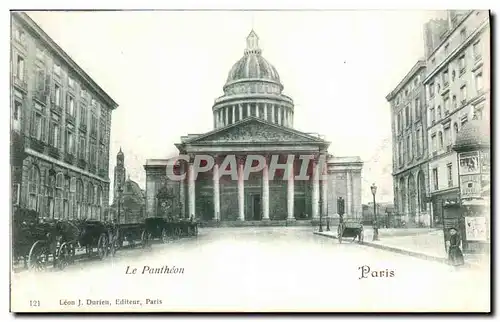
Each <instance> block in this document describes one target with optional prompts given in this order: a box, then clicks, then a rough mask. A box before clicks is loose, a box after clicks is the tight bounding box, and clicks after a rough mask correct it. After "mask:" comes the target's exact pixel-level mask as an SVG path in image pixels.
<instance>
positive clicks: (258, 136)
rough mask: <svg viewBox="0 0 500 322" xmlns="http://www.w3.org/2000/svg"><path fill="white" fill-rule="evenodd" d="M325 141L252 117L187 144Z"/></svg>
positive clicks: (188, 141) (201, 136)
mask: <svg viewBox="0 0 500 322" xmlns="http://www.w3.org/2000/svg"><path fill="white" fill-rule="evenodd" d="M272 142H297V143H324V142H325V141H324V140H323V139H322V138H320V137H316V136H313V135H310V134H307V133H303V132H300V131H297V130H294V129H290V128H287V127H283V126H279V125H276V124H273V123H270V122H267V121H264V120H262V119H258V118H255V117H250V118H247V119H244V120H242V121H240V122H237V123H234V124H232V125H230V126H227V127H224V128H220V129H216V130H214V131H211V132H208V133H205V134H202V135H200V136H197V137H195V138H193V139H191V140H187V141H185V142H184V143H186V144H217V143H272Z"/></svg>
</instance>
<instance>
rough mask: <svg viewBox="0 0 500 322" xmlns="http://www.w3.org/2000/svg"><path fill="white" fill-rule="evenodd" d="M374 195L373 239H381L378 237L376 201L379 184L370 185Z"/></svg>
mask: <svg viewBox="0 0 500 322" xmlns="http://www.w3.org/2000/svg"><path fill="white" fill-rule="evenodd" d="M370 189H371V191H372V195H373V215H374V218H375V220H374V222H373V240H374V241H375V240H379V239H378V221H377V204H376V203H375V195H376V194H377V186H376V185H375V183H374V184H372V186H371V187H370Z"/></svg>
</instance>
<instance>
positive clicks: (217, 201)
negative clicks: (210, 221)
mask: <svg viewBox="0 0 500 322" xmlns="http://www.w3.org/2000/svg"><path fill="white" fill-rule="evenodd" d="M213 183H214V219H215V220H220V189H219V164H218V160H217V157H215V164H214V167H213Z"/></svg>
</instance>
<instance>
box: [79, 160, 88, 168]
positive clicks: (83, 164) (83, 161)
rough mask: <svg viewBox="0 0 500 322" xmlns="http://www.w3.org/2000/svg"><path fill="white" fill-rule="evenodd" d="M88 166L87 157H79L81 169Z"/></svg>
mask: <svg viewBox="0 0 500 322" xmlns="http://www.w3.org/2000/svg"><path fill="white" fill-rule="evenodd" d="M86 166H87V161H85V159H83V158H82V157H80V158H79V159H78V167H79V168H80V169H85V167H86Z"/></svg>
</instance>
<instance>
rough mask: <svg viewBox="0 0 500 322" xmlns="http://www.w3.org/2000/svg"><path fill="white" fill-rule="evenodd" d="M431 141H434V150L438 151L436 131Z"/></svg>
mask: <svg viewBox="0 0 500 322" xmlns="http://www.w3.org/2000/svg"><path fill="white" fill-rule="evenodd" d="M431 143H432V152H437V140H436V134H435V133H434V134H433V135H432V136H431Z"/></svg>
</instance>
